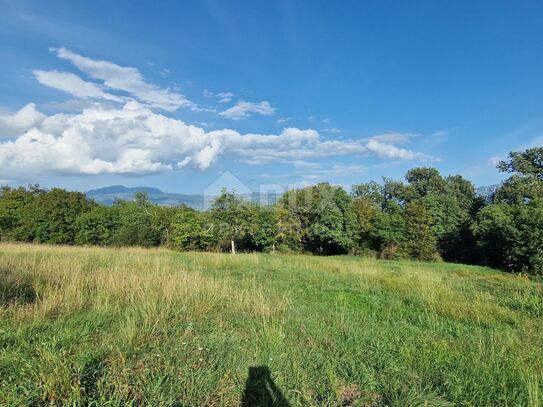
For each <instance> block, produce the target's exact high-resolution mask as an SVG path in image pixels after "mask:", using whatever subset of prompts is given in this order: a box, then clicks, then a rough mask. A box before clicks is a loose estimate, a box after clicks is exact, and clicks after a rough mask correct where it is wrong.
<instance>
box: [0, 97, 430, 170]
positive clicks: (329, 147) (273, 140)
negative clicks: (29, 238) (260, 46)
mask: <svg viewBox="0 0 543 407" xmlns="http://www.w3.org/2000/svg"><path fill="white" fill-rule="evenodd" d="M1 122H2V123H5V124H8V125H10V126H12V127H13V128H17V129H19V131H21V132H23V133H22V134H20V135H19V136H18V137H16V138H15V139H13V140H7V141H5V142H3V143H0V168H2V175H3V176H12V177H13V176H21V175H29V176H30V175H35V174H44V173H59V174H88V175H94V174H107V173H109V174H133V175H136V174H140V175H141V174H150V173H157V172H162V171H169V170H174V169H178V168H184V167H187V166H190V167H192V168H195V169H198V170H206V169H208V168H209V167H210V166H211V165H212V164H213V163H215V162H216V161H217V160H219V159H220V158H221V157H230V158H235V159H238V160H241V161H243V162H246V163H249V164H262V163H269V162H277V161H280V162H287V163H292V164H295V163H297V162H299V161H300V160H305V159H313V158H320V157H334V156H346V155H350V156H352V155H355V156H356V155H360V156H367V155H374V156H378V157H382V158H394V159H405V160H410V159H426V158H429V157H428V156H425V155H423V154H421V153H416V152H413V151H411V150H407V149H403V148H399V147H397V146H394V145H392V144H387V143H385V142H382V141H378V140H377V139H374V138H371V139H368V140H341V141H340V140H325V139H323V138H322V137H321V136H320V134H319V133H318V132H317V131H315V130H311V129H307V130H301V129H297V128H286V129H284V130H283V131H282V132H280V133H279V134H252V133H248V134H240V133H239V132H237V131H235V130H231V129H223V130H216V131H205V130H204V129H203V128H201V127H198V126H194V125H190V124H187V123H185V122H183V121H181V120H178V119H173V118H170V117H167V116H165V115H163V114H158V113H155V112H153V111H152V110H151V109H150V108H148V107H147V106H145V105H143V104H141V103H138V102H135V101H130V102H128V103H126V104H124V105H123V106H122V107H118V108H117V107H106V106H105V105H99V104H98V105H96V106H93V107H90V108H87V109H85V110H83V111H82V112H81V113H77V114H65V113H61V114H55V115H50V116H46V115H44V114H42V113H40V112H38V111H37V110H36V108H35V106H34V105H33V104H29V105H27V106H25V107H24V108H23V109H21V110H20V111H19V112H16V113H15V114H13V115H8V116H2V117H1ZM378 137H379V136H378Z"/></svg>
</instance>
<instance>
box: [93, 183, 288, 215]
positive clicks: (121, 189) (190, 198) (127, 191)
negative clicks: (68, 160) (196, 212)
mask: <svg viewBox="0 0 543 407" xmlns="http://www.w3.org/2000/svg"><path fill="white" fill-rule="evenodd" d="M136 192H146V193H147V195H148V196H149V199H150V200H151V202H153V203H156V204H158V205H163V206H176V205H180V204H185V205H188V206H190V207H192V208H194V209H204V207H209V205H210V204H211V202H212V200H213V199H214V197H213V196H206V197H205V198H204V196H203V195H201V194H177V193H173V192H163V191H161V190H160V189H158V188H153V187H132V188H130V187H125V186H123V185H112V186H108V187H104V188H98V189H91V190H89V191H87V193H86V194H87V196H88V197H89V198H91V199H94V200H95V201H96V202H98V203H100V204H102V205H113V203H114V202H115V200H118V199H123V200H125V201H132V200H134V196H135V194H136ZM242 197H244V198H245V199H247V200H249V201H253V202H260V203H263V204H273V203H275V201H276V200H277V198H279V196H275V195H265V194H259V193H258V192H253V193H251V194H242ZM204 203H205V205H204Z"/></svg>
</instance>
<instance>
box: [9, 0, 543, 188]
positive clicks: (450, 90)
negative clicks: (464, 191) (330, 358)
mask: <svg viewBox="0 0 543 407" xmlns="http://www.w3.org/2000/svg"><path fill="white" fill-rule="evenodd" d="M408 3H409V4H408ZM0 8H1V13H0V38H1V41H0V60H1V61H2V63H1V64H0V182H2V183H9V184H13V185H17V184H26V183H28V182H33V183H34V182H39V183H40V184H42V185H45V186H61V187H66V188H69V189H77V190H87V189H91V188H96V187H100V186H106V185H112V184H123V185H127V186H136V185H147V186H156V187H159V188H161V189H163V190H165V191H172V192H191V193H198V192H201V191H202V190H204V189H205V188H206V186H207V185H209V183H211V182H213V181H214V180H215V179H216V178H217V177H219V176H220V174H221V173H223V172H225V171H229V172H231V173H232V174H234V175H235V176H236V177H238V178H239V179H240V180H241V181H242V182H243V183H245V184H247V185H248V186H249V187H250V188H253V189H255V190H257V189H258V185H261V184H279V185H283V186H287V185H304V184H311V183H315V182H319V181H325V180H326V181H330V182H332V183H336V184H341V185H344V186H346V187H349V186H350V185H351V184H353V183H357V182H362V181H367V180H372V179H373V180H380V179H381V177H382V176H387V177H392V178H401V177H402V176H403V174H404V173H405V171H406V170H407V169H409V168H412V167H414V166H435V167H437V168H438V169H440V171H442V173H444V174H456V173H460V174H462V175H464V176H465V177H467V178H469V179H470V180H472V181H473V182H474V183H475V184H476V185H488V184H492V183H496V182H498V181H499V180H500V179H502V176H501V175H500V174H498V172H497V170H496V169H495V167H494V165H493V163H495V161H496V160H497V159H498V158H499V157H502V158H503V157H505V155H506V154H507V152H508V151H510V150H517V149H522V148H526V147H528V146H532V145H543V98H542V95H543V80H542V79H543V24H541V21H543V3H542V2H540V1H523V2H511V1H508V2H506V1H478V2H473V1H455V2H436V1H417V2H389V1H344V2H334V3H331V2H326V1H292V0H291V1H265V2H264V1H211V0H209V1H183V2H177V1H171V2H167V1H163V2H155V3H151V2H143V1H125V2H123V1H116V2H110V1H93V2H83V1H78V2H73V1H56V2H54V5H52V3H48V2H38V1H36V2H32V1H25V0H17V1H5V0H0Z"/></svg>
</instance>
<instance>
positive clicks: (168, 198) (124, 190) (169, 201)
mask: <svg viewBox="0 0 543 407" xmlns="http://www.w3.org/2000/svg"><path fill="white" fill-rule="evenodd" d="M498 186H499V185H488V186H483V187H479V188H477V190H476V191H477V193H478V194H479V195H482V196H485V197H487V198H488V197H490V196H491V195H492V194H493V193H494V191H495V190H496V188H497V187H498ZM136 192H146V193H147V195H148V196H149V199H150V200H151V202H153V203H155V204H157V205H162V206H177V205H181V204H185V205H187V206H190V207H191V208H194V209H199V210H201V209H204V208H207V207H209V205H210V204H211V202H212V201H213V199H214V198H215V197H214V196H204V195H202V194H177V193H173V192H163V191H161V190H160V189H158V188H152V187H132V188H129V187H125V186H123V185H112V186H109V187H104V188H99V189H91V190H90V191H87V193H86V195H87V196H88V197H89V198H91V199H93V200H95V201H96V202H98V203H100V204H102V205H113V203H114V202H115V201H116V200H120V199H121V200H125V201H132V200H134V196H135V194H136ZM242 197H244V198H245V199H247V200H249V201H252V202H262V203H268V204H273V203H275V202H276V200H277V199H278V198H279V196H272V195H265V194H259V193H258V192H253V193H251V194H242Z"/></svg>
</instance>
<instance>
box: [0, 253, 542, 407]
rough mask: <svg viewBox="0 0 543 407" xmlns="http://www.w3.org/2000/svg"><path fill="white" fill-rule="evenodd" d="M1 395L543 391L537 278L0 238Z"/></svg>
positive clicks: (378, 395)
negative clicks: (251, 380)
mask: <svg viewBox="0 0 543 407" xmlns="http://www.w3.org/2000/svg"><path fill="white" fill-rule="evenodd" d="M0 304H1V305H0V405H36V404H37V405H40V404H44V405H49V404H56V405H65V404H70V405H92V404H94V405H119V406H121V405H140V404H147V405H153V406H155V405H178V406H188V405H190V406H201V405H225V406H235V405H239V404H240V400H241V399H242V395H243V392H244V388H245V382H246V379H247V372H248V368H249V367H251V366H266V367H267V368H268V369H269V371H270V372H271V375H272V377H273V380H274V382H275V384H276V385H277V388H278V389H280V391H281V392H282V393H283V395H284V397H285V398H286V399H287V400H288V401H289V402H290V404H291V405H363V406H369V405H376V406H377V405H398V406H404V405H418V404H421V405H424V404H425V403H426V404H427V405H526V406H541V405H543V390H542V388H543V351H542V349H543V288H542V285H541V284H540V283H538V282H534V281H530V280H528V279H526V278H523V277H518V276H513V275H509V274H505V273H501V272H497V271H493V270H490V269H485V268H480V267H471V266H463V265H452V264H446V263H416V262H384V261H377V260H373V259H362V258H357V257H348V256H342V257H328V258H323V257H311V256H280V255H263V254H239V255H235V256H232V255H229V254H213V253H176V252H171V251H168V250H164V249H155V250H144V249H101V248H81V247H78V248H72V247H45V246H37V245H7V244H4V245H1V246H0Z"/></svg>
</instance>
